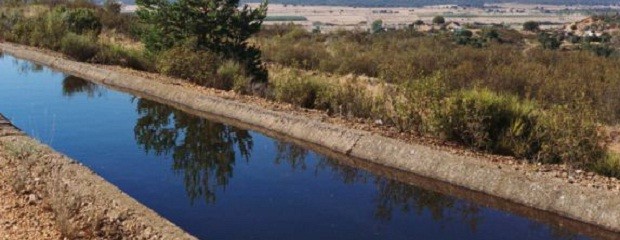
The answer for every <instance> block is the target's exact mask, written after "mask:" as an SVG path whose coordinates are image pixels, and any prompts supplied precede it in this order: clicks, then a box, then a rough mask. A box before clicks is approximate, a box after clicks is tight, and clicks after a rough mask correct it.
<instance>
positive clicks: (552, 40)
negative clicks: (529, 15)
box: [538, 32, 562, 50]
mask: <svg viewBox="0 0 620 240" xmlns="http://www.w3.org/2000/svg"><path fill="white" fill-rule="evenodd" d="M538 42H540V45H541V46H542V47H543V48H544V49H549V50H556V49H558V48H560V45H562V41H561V40H560V39H558V37H557V36H553V35H550V34H548V33H544V32H541V33H539V34H538Z"/></svg>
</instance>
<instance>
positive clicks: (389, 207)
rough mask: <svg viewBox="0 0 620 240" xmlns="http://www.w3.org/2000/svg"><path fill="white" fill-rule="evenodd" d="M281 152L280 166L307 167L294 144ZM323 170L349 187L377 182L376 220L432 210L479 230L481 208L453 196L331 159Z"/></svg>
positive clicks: (320, 165)
mask: <svg viewBox="0 0 620 240" xmlns="http://www.w3.org/2000/svg"><path fill="white" fill-rule="evenodd" d="M277 151H278V153H277V154H276V160H275V162H276V163H277V164H283V163H288V164H289V165H290V166H291V167H292V168H293V169H295V170H296V169H301V170H305V169H306V168H307V162H306V156H307V154H308V150H306V149H303V148H301V147H298V146H296V145H293V144H290V143H284V142H277ZM321 170H328V171H330V172H332V173H333V174H334V177H336V178H338V179H339V180H340V181H342V182H344V183H347V184H356V183H366V182H368V181H369V180H373V179H374V183H375V186H376V188H377V195H376V197H375V203H376V208H375V212H374V217H375V218H376V219H378V220H383V221H389V220H390V219H391V218H392V214H393V212H394V210H395V209H400V210H401V211H402V212H404V213H410V212H413V213H415V214H416V215H421V214H423V213H424V212H425V211H428V212H429V213H430V214H431V216H432V217H433V219H435V220H436V221H442V220H446V221H449V220H452V218H453V217H454V216H458V217H459V220H460V221H462V222H467V223H468V224H469V225H470V227H471V229H472V231H475V230H476V228H477V226H478V223H479V222H480V220H481V217H480V214H479V213H480V209H481V208H480V207H479V206H478V205H476V204H474V203H469V202H463V201H459V200H458V199H456V198H453V197H449V196H446V195H443V194H439V193H436V192H431V191H427V190H424V189H422V188H419V187H415V186H412V185H409V184H405V183H401V182H398V181H395V180H390V179H387V178H384V177H381V176H376V175H373V174H371V173H369V172H367V171H363V170H360V169H358V168H354V167H350V166H346V165H342V164H338V163H337V162H336V161H334V160H331V159H328V158H320V159H319V161H318V163H316V169H315V171H316V172H318V171H321Z"/></svg>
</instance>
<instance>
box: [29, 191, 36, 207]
mask: <svg viewBox="0 0 620 240" xmlns="http://www.w3.org/2000/svg"><path fill="white" fill-rule="evenodd" d="M37 199H38V198H37V195H34V194H30V195H28V204H30V205H33V204H35V203H37Z"/></svg>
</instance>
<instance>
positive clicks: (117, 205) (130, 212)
mask: <svg viewBox="0 0 620 240" xmlns="http://www.w3.org/2000/svg"><path fill="white" fill-rule="evenodd" d="M15 149H18V150H19V151H20V152H19V153H18V154H19V156H13V155H12V154H10V153H9V152H11V151H16V150H15ZM0 151H2V153H1V154H3V155H5V156H6V157H8V158H11V160H9V162H12V163H9V162H4V161H3V162H0V167H1V168H14V169H16V174H18V175H19V176H20V177H26V178H34V179H35V180H34V181H35V183H26V182H24V184H26V185H30V184H34V186H30V187H28V188H29V189H31V190H30V191H31V194H30V195H32V196H39V198H42V199H43V200H44V201H47V204H48V206H49V208H50V211H52V212H63V211H71V212H73V211H75V215H74V216H60V217H62V218H63V219H64V218H65V217H69V219H64V220H58V219H57V220H56V221H64V222H63V223H62V224H63V225H64V224H71V226H88V227H89V228H91V227H92V228H96V230H94V231H95V232H92V233H91V234H95V235H98V234H104V236H107V237H114V236H116V237H122V238H123V239H188V240H193V239H197V238H196V237H194V236H192V235H190V234H189V233H187V232H185V231H184V230H182V229H181V228H179V227H178V226H176V225H175V224H174V223H172V222H170V221H168V220H167V219H165V218H163V217H161V216H160V215H159V214H157V213H156V212H155V211H153V210H152V209H150V208H148V207H146V206H144V205H142V204H141V203H140V202H138V201H137V200H135V199H134V198H132V197H131V196H129V195H127V194H126V193H124V192H123V191H121V190H120V189H119V188H118V187H116V186H115V185H113V184H112V183H110V182H108V181H107V180H105V179H104V178H102V177H101V176H99V175H97V174H96V173H94V172H93V171H92V170H91V169H89V168H87V167H86V166H84V165H82V164H80V163H78V162H77V161H75V160H73V159H71V158H69V157H67V156H65V155H63V154H61V153H58V152H56V151H55V150H53V149H52V148H50V147H49V146H47V145H45V144H43V143H40V142H39V141H37V140H35V139H33V138H31V137H29V136H27V135H26V134H24V133H23V132H22V131H21V130H20V129H19V128H17V127H15V126H13V125H12V123H10V121H9V120H8V119H7V118H5V117H4V116H3V115H2V114H0ZM23 151H25V152H23ZM20 169H21V170H20ZM24 169H28V171H27V173H26V172H20V171H24ZM14 177H18V176H14ZM24 181H26V180H24ZM27 181H30V180H27ZM162 194H163V193H162ZM52 199H53V200H52ZM49 201H51V202H53V203H51V202H49ZM74 204H75V206H74ZM74 207H75V208H76V209H74V210H68V209H73V208H74ZM65 208H66V209H67V210H65ZM56 217H57V218H58V217H59V216H56ZM58 224H61V223H58ZM59 227H61V226H59ZM64 228H70V227H66V226H65V227H64ZM77 230H79V229H77ZM80 232H82V231H81V230H80ZM72 234H76V235H77V236H79V235H80V234H82V233H78V232H72ZM84 234H87V233H84ZM106 234H112V235H111V236H110V235H106ZM118 234H120V235H118ZM93 237H95V236H93ZM98 237H102V236H98Z"/></svg>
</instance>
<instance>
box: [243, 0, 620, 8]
mask: <svg viewBox="0 0 620 240" xmlns="http://www.w3.org/2000/svg"><path fill="white" fill-rule="evenodd" d="M241 2H242V3H248V2H260V0H244V1H241ZM269 2H270V3H277V4H296V5H329V6H356V7H422V6H430V5H447V4H454V5H462V6H479V7H480V6H483V5H484V4H485V3H487V4H495V3H522V4H549V5H590V6H592V5H618V4H619V2H618V0H271V1H269Z"/></svg>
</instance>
